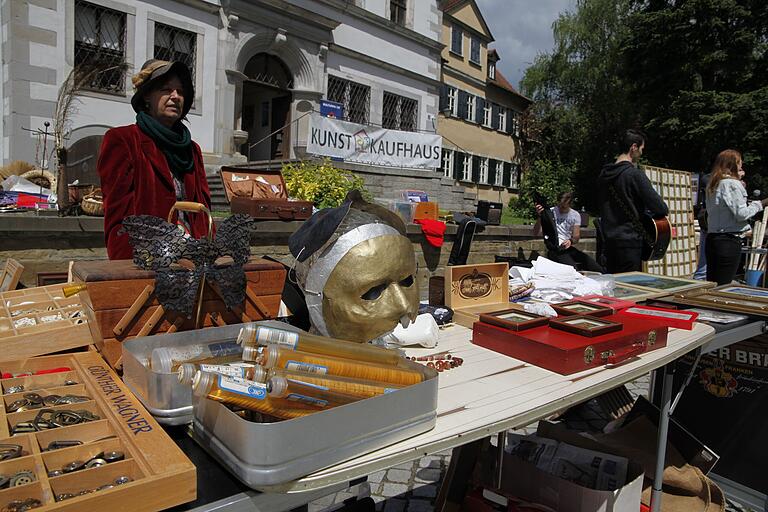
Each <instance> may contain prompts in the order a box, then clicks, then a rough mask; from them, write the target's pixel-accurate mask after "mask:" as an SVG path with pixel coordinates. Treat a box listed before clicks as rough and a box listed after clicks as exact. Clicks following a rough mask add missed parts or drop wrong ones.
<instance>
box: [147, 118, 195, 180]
mask: <svg viewBox="0 0 768 512" xmlns="http://www.w3.org/2000/svg"><path fill="white" fill-rule="evenodd" d="M136 124H137V125H139V128H140V129H141V131H143V132H144V133H146V134H147V135H149V136H150V137H152V140H154V141H155V144H157V147H158V148H160V151H162V152H163V154H164V155H165V159H166V160H167V161H168V167H170V169H171V172H172V173H173V175H174V176H176V178H178V179H179V180H180V181H181V182H182V183H183V182H184V174H186V173H188V172H189V171H191V170H192V168H193V167H194V166H195V159H194V157H193V156H192V135H191V134H190V133H189V129H187V127H186V126H184V125H183V124H182V123H180V122H177V123H176V124H174V125H173V128H166V127H165V126H164V125H163V124H162V123H160V121H158V120H157V119H155V118H154V117H152V116H150V115H149V114H147V113H146V112H139V113H138V114H137V115H136Z"/></svg>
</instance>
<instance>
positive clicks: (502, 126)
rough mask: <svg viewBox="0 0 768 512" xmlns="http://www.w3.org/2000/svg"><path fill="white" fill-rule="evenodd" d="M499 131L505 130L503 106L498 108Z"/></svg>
mask: <svg viewBox="0 0 768 512" xmlns="http://www.w3.org/2000/svg"><path fill="white" fill-rule="evenodd" d="M499 131H500V132H506V131H507V109H505V108H504V107H500V108H499Z"/></svg>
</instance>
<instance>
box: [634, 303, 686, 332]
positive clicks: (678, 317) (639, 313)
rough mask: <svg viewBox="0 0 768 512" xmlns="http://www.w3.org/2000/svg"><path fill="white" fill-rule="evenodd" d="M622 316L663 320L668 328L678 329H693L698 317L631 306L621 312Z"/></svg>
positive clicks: (675, 311) (672, 311)
mask: <svg viewBox="0 0 768 512" xmlns="http://www.w3.org/2000/svg"><path fill="white" fill-rule="evenodd" d="M622 314H623V315H629V316H634V317H637V318H650V319H654V320H659V319H664V321H665V323H666V324H667V325H668V326H669V327H677V328H678V329H687V330H689V331H690V330H691V329H693V322H695V321H696V318H697V317H698V316H699V314H698V313H696V312H693V311H683V310H673V309H669V308H659V307H652V306H632V307H631V308H627V309H625V310H624V311H622Z"/></svg>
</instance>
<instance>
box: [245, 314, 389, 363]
mask: <svg viewBox="0 0 768 512" xmlns="http://www.w3.org/2000/svg"><path fill="white" fill-rule="evenodd" d="M237 342H238V343H240V344H241V345H243V347H256V346H266V345H269V344H275V345H279V346H281V347H283V348H289V349H291V350H299V351H301V352H307V353H309V354H320V355H325V356H333V357H343V358H346V359H355V360H357V361H368V362H370V363H376V364H385V365H392V366H396V365H398V364H399V363H400V362H401V361H402V360H403V357H402V356H401V355H400V352H399V351H398V350H394V349H390V348H384V347H377V346H376V345H371V344H368V343H354V342H351V341H343V340H337V339H334V338H326V337H324V336H317V335H316V334H310V333H307V332H301V333H299V332H293V331H289V330H286V329H279V328H275V327H268V326H264V325H256V324H246V325H245V326H244V327H243V328H242V329H240V334H239V335H238V337H237Z"/></svg>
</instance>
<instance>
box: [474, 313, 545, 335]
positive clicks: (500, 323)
mask: <svg viewBox="0 0 768 512" xmlns="http://www.w3.org/2000/svg"><path fill="white" fill-rule="evenodd" d="M480 321H481V322H483V323H486V324H491V325H495V326H497V327H501V328H503V329H508V330H510V331H524V330H526V329H531V328H533V327H541V326H543V325H547V324H548V323H549V318H547V317H545V316H541V315H536V314H534V313H528V312H527V311H524V310H522V309H503V310H501V311H494V312H492V313H481V314H480Z"/></svg>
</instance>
